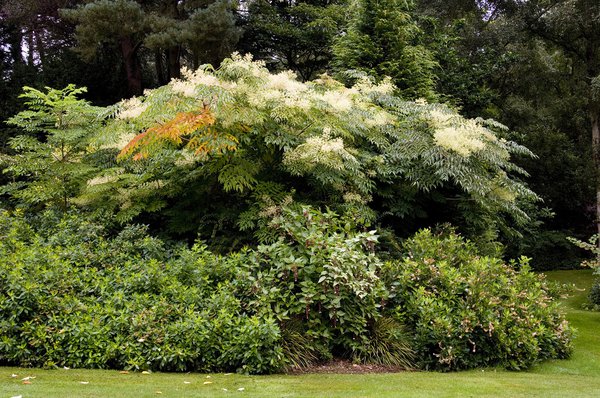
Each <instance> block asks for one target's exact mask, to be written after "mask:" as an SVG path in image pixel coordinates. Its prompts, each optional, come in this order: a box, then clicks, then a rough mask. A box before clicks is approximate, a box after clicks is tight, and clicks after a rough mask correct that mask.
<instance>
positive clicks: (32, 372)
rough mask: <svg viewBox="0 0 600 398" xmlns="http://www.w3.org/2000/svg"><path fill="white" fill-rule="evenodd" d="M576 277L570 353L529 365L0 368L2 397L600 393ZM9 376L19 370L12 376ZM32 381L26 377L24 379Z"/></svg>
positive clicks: (599, 357)
mask: <svg viewBox="0 0 600 398" xmlns="http://www.w3.org/2000/svg"><path fill="white" fill-rule="evenodd" d="M548 275H549V277H550V278H552V279H556V280H559V281H562V282H569V283H575V285H576V287H577V290H576V291H575V292H574V293H573V294H572V295H571V296H570V297H569V298H567V299H565V300H563V306H564V308H565V311H566V312H567V317H568V319H569V320H570V321H571V322H572V324H573V325H574V326H575V327H576V328H577V329H578V333H577V338H576V340H575V353H574V354H573V357H572V358H571V359H569V360H563V361H548V362H545V363H543V364H540V365H538V366H536V367H535V368H533V369H531V370H530V371H528V372H506V371H502V370H495V369H486V370H477V371H469V372H458V373H432V372H404V373H397V374H362V375H323V374H315V375H299V376H281V375H277V376H240V375H236V374H227V375H226V374H212V375H203V374H170V373H152V374H141V373H129V374H122V373H119V372H118V371H98V370H73V369H71V370H63V369H59V370H39V369H23V368H8V367H2V368H0V398H4V397H7V398H10V397H17V396H21V397H22V398H34V397H98V398H100V397H103V398H104V397H120V398H121V397H267V398H268V397H331V398H334V397H340V398H342V397H344V398H346V397H546V398H549V397H600V313H593V312H588V311H584V310H581V304H582V303H583V301H584V300H585V296H586V294H587V292H588V290H589V288H590V286H591V283H592V279H593V276H592V274H591V271H589V270H584V271H555V272H549V273H548ZM12 375H17V376H15V377H12ZM28 376H31V377H35V378H32V379H30V380H29V382H30V383H31V384H23V380H22V379H23V378H25V377H28Z"/></svg>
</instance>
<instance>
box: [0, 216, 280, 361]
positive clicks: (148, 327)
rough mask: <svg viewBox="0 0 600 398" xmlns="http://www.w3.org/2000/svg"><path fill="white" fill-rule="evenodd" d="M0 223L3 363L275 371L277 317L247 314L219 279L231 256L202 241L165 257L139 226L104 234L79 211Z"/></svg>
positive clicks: (0, 350) (12, 218) (165, 252)
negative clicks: (33, 222) (35, 223)
mask: <svg viewBox="0 0 600 398" xmlns="http://www.w3.org/2000/svg"><path fill="white" fill-rule="evenodd" d="M45 217H46V218H49V219H54V215H52V214H51V213H46V214H45ZM0 221H1V222H0V225H2V227H1V232H2V239H1V242H0V259H1V260H0V282H1V285H0V314H2V316H1V318H0V336H2V337H0V363H1V364H5V365H8V364H11V365H20V366H69V367H85V368H127V369H158V370H165V371H184V370H203V371H209V370H211V371H216V370H223V371H225V370H227V371H231V370H238V371H243V372H247V373H268V372H272V371H275V370H277V369H280V368H281V366H282V363H283V354H282V349H281V341H280V340H281V336H280V332H279V327H278V324H277V323H276V321H275V319H274V318H273V317H271V316H270V315H269V314H268V313H264V312H263V313H260V314H258V313H257V314H252V315H250V314H248V313H246V312H245V311H244V309H243V303H241V302H240V300H239V299H238V298H237V297H236V296H235V295H234V293H233V292H234V289H233V288H232V284H231V279H227V278H226V277H225V279H224V278H223V277H222V276H219V275H217V274H216V272H217V271H218V270H219V269H222V268H223V267H227V266H231V265H232V264H231V261H230V260H231V259H229V260H227V259H224V260H223V261H221V260H220V258H219V257H218V256H215V255H214V254H212V253H209V252H207V251H206V249H205V248H204V247H202V246H201V245H197V246H195V247H194V248H192V249H186V248H179V249H177V248H173V252H171V251H170V250H169V249H168V248H167V247H166V246H165V245H164V244H163V243H162V242H160V241H159V240H158V239H155V238H151V237H149V236H148V235H147V234H146V233H145V231H144V230H143V228H142V229H140V228H139V227H130V228H126V229H125V230H123V231H122V232H121V233H120V234H119V235H118V236H117V237H116V238H112V239H110V238H107V237H105V236H104V235H103V234H102V229H101V228H95V227H94V225H93V224H91V223H90V222H87V221H84V220H83V219H81V218H80V217H77V216H75V215H70V216H66V217H64V218H62V219H61V220H60V221H59V222H58V224H56V228H50V229H44V230H37V231H36V230H34V229H31V228H28V227H27V226H26V224H27V223H26V220H24V219H23V217H22V216H18V215H11V214H9V213H8V212H4V211H3V212H1V213H0ZM49 224H51V223H47V222H46V223H44V222H41V223H40V225H49ZM84 230H94V231H95V232H96V233H94V234H85V233H81V232H82V231H84ZM57 231H59V232H58V233H54V232H57ZM215 263H220V266H219V267H213V265H214V264H215ZM238 266H239V265H238V264H235V267H236V268H237V267H238Z"/></svg>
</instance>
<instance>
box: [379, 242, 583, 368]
mask: <svg viewBox="0 0 600 398" xmlns="http://www.w3.org/2000/svg"><path fill="white" fill-rule="evenodd" d="M405 249H406V251H407V253H408V255H407V257H405V258H404V259H403V260H401V261H396V262H389V263H387V265H386V269H385V273H384V274H385V278H386V279H387V284H388V285H389V286H390V290H391V296H392V297H391V299H390V303H389V305H390V306H391V308H392V311H393V312H395V315H396V317H397V319H398V320H400V321H401V322H402V323H404V324H405V325H406V326H407V327H408V328H409V329H410V330H411V331H412V333H413V334H414V343H415V349H416V350H417V355H418V358H419V359H420V361H421V365H422V366H423V367H424V368H428V369H439V370H457V369H467V368H473V367H482V366H503V367H505V368H507V369H513V370H518V369H525V368H527V367H529V366H531V365H532V364H534V363H536V362H538V361H541V360H544V359H547V358H566V357H568V356H569V355H570V353H571V337H572V329H571V328H570V327H569V326H568V323H567V321H566V320H565V319H564V318H563V316H562V315H561V314H560V312H559V311H558V308H557V306H558V304H557V303H556V302H554V301H552V298H551V296H550V292H549V290H548V287H547V286H546V282H545V281H544V278H543V277H542V276H540V275H537V274H534V273H532V272H531V271H530V269H529V266H528V264H527V259H525V258H522V259H521V260H519V262H518V263H514V264H505V263H504V262H503V261H501V260H499V259H497V258H491V257H480V256H478V255H477V253H476V251H475V249H474V246H473V245H472V244H471V243H469V242H467V241H465V240H464V239H463V238H461V237H460V236H459V235H457V234H456V233H454V232H452V231H449V232H448V231H446V232H443V233H439V234H434V233H432V232H431V231H430V230H422V231H420V232H419V233H417V234H416V235H415V236H414V237H413V238H412V239H410V240H408V241H407V242H406V244H405Z"/></svg>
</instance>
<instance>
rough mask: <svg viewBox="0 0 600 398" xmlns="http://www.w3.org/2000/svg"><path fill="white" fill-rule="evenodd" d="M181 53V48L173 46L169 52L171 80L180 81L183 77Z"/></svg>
mask: <svg viewBox="0 0 600 398" xmlns="http://www.w3.org/2000/svg"><path fill="white" fill-rule="evenodd" d="M180 52H181V51H180V47H179V46H173V47H171V48H169V49H168V50H167V55H168V59H169V78H170V79H179V78H180V77H181V62H180Z"/></svg>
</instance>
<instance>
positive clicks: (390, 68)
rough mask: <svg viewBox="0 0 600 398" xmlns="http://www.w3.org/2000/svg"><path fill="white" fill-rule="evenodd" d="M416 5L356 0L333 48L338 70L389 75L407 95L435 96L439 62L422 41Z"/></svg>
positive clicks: (400, 0) (390, 0) (400, 1)
mask: <svg viewBox="0 0 600 398" xmlns="http://www.w3.org/2000/svg"><path fill="white" fill-rule="evenodd" d="M413 8H414V7H413V4H412V2H411V1H405V0H377V1H373V0H353V1H352V3H351V15H352V17H351V20H350V23H349V25H348V27H347V29H346V31H345V32H344V34H343V35H342V36H340V37H339V38H338V39H337V40H336V42H335V45H334V48H333V52H334V61H333V65H334V67H335V69H336V71H338V73H342V76H343V73H344V72H346V71H348V70H354V71H359V72H363V73H366V74H367V75H369V76H372V77H376V78H382V77H384V76H389V77H391V78H392V81H393V82H394V84H395V85H396V86H397V87H398V89H399V90H400V92H401V93H402V94H403V95H404V96H406V97H408V98H420V97H421V98H426V99H434V98H435V93H434V86H435V74H434V68H435V66H436V63H435V61H434V58H433V55H432V53H431V52H430V51H429V50H428V49H427V48H426V47H425V46H423V45H422V44H421V42H420V41H421V35H422V32H421V30H420V28H419V26H418V25H417V23H416V22H415V21H414V20H413V18H412V16H411V11H412V9H413Z"/></svg>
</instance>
